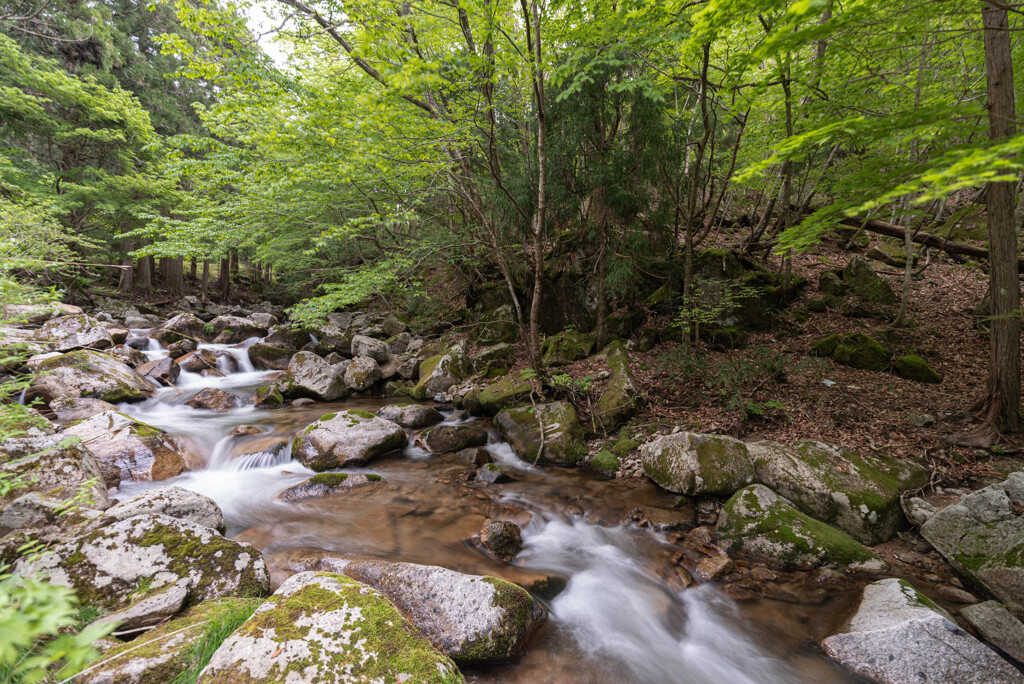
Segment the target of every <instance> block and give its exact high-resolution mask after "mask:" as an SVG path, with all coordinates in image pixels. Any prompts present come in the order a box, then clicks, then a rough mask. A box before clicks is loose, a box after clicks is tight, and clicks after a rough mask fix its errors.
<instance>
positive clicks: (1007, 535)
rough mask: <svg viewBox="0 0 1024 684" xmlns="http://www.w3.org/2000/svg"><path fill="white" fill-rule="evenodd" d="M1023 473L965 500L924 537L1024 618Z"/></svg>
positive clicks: (942, 514) (936, 519)
mask: <svg viewBox="0 0 1024 684" xmlns="http://www.w3.org/2000/svg"><path fill="white" fill-rule="evenodd" d="M1022 512H1024V471H1019V472H1015V473H1010V475H1009V476H1008V477H1007V478H1006V479H1005V480H1003V481H1002V482H999V483H997V484H994V485H990V486H988V487H985V488H984V489H979V490H978V491H976V492H971V493H970V494H968V495H966V496H964V497H963V498H962V499H960V501H959V502H958V503H955V504H953V505H951V506H947V507H946V508H944V509H942V510H941V511H939V512H938V513H936V514H935V515H934V516H932V517H931V519H929V520H928V522H926V523H925V524H924V525H923V526H922V527H921V535H922V536H923V537H924V538H925V539H927V540H928V541H929V542H930V543H931V545H932V546H934V547H935V548H936V549H937V550H938V552H939V553H941V554H942V555H943V556H944V557H945V558H946V560H948V561H949V563H950V564H951V565H952V566H953V567H954V568H956V570H957V572H959V573H960V574H962V575H963V576H964V577H966V578H967V579H968V580H970V581H971V582H972V583H973V584H975V585H978V586H980V587H983V588H984V589H986V590H987V591H989V592H990V593H991V594H992V595H993V596H995V597H996V598H997V599H999V600H1000V601H1002V602H1003V603H1004V604H1005V605H1006V607H1007V609H1009V610H1010V612H1011V613H1013V614H1014V615H1016V616H1017V617H1018V618H1020V619H1024V591H1021V587H1024V514H1022Z"/></svg>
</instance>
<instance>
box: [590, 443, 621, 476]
mask: <svg viewBox="0 0 1024 684" xmlns="http://www.w3.org/2000/svg"><path fill="white" fill-rule="evenodd" d="M590 467H591V468H594V469H595V470H598V471H600V472H602V473H604V474H605V475H614V474H615V473H616V472H617V471H618V470H619V468H621V467H622V463H621V462H620V461H619V457H618V456H616V455H615V454H613V453H612V452H610V451H608V450H607V449H602V450H601V451H599V452H598V453H597V455H596V456H594V458H592V459H590Z"/></svg>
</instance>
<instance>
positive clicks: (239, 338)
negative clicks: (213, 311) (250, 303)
mask: <svg viewBox="0 0 1024 684" xmlns="http://www.w3.org/2000/svg"><path fill="white" fill-rule="evenodd" d="M203 327H204V331H209V330H212V331H213V341H214V342H217V343H218V344H237V343H239V342H244V341H245V340H247V339H249V338H251V337H266V335H267V332H268V330H267V329H266V328H264V327H263V326H262V325H259V324H258V323H256V322H255V321H252V320H250V319H248V318H242V317H241V316H230V315H229V316H217V317H216V318H214V319H213V320H212V321H210V322H209V323H208V324H207V325H205V326H203Z"/></svg>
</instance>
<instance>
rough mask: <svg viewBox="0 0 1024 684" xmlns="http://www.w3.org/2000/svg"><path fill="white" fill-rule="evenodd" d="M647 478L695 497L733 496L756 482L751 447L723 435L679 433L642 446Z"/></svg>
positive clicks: (679, 492) (642, 457)
mask: <svg viewBox="0 0 1024 684" xmlns="http://www.w3.org/2000/svg"><path fill="white" fill-rule="evenodd" d="M640 461H641V462H642V463H643V469H644V475H646V476H647V477H649V478H651V479H652V480H654V482H655V483H656V484H658V485H659V486H661V487H663V488H665V489H667V490H669V491H670V492H676V493H677V494H686V495H687V496H695V495H702V494H714V495H719V496H729V495H730V494H732V493H733V492H735V491H736V490H738V489H740V488H742V487H745V486H746V485H749V484H750V483H752V482H754V481H755V479H754V478H755V473H754V464H753V462H752V461H751V459H750V453H749V452H748V451H747V445H746V444H744V443H743V442H741V441H739V440H738V439H733V438H732V437H725V436H723V435H704V434H699V433H696V432H677V433H675V434H673V435H665V436H662V437H658V438H656V439H654V440H652V441H650V442H648V443H647V444H644V445H643V446H641V447H640Z"/></svg>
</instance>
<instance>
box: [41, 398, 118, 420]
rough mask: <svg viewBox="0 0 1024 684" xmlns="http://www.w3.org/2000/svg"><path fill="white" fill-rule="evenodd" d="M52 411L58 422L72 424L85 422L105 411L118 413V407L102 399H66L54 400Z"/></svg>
mask: <svg viewBox="0 0 1024 684" xmlns="http://www.w3.org/2000/svg"><path fill="white" fill-rule="evenodd" d="M50 410H51V411H53V415H54V416H55V417H56V418H57V420H59V421H61V422H70V421H74V420H85V419H86V418H91V417H92V416H95V415H96V414H97V413H103V412H104V411H116V410H117V407H116V406H114V405H113V404H111V403H109V402H106V401H103V400H102V399H89V398H85V397H65V398H63V399H54V400H53V401H51V402H50Z"/></svg>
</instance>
